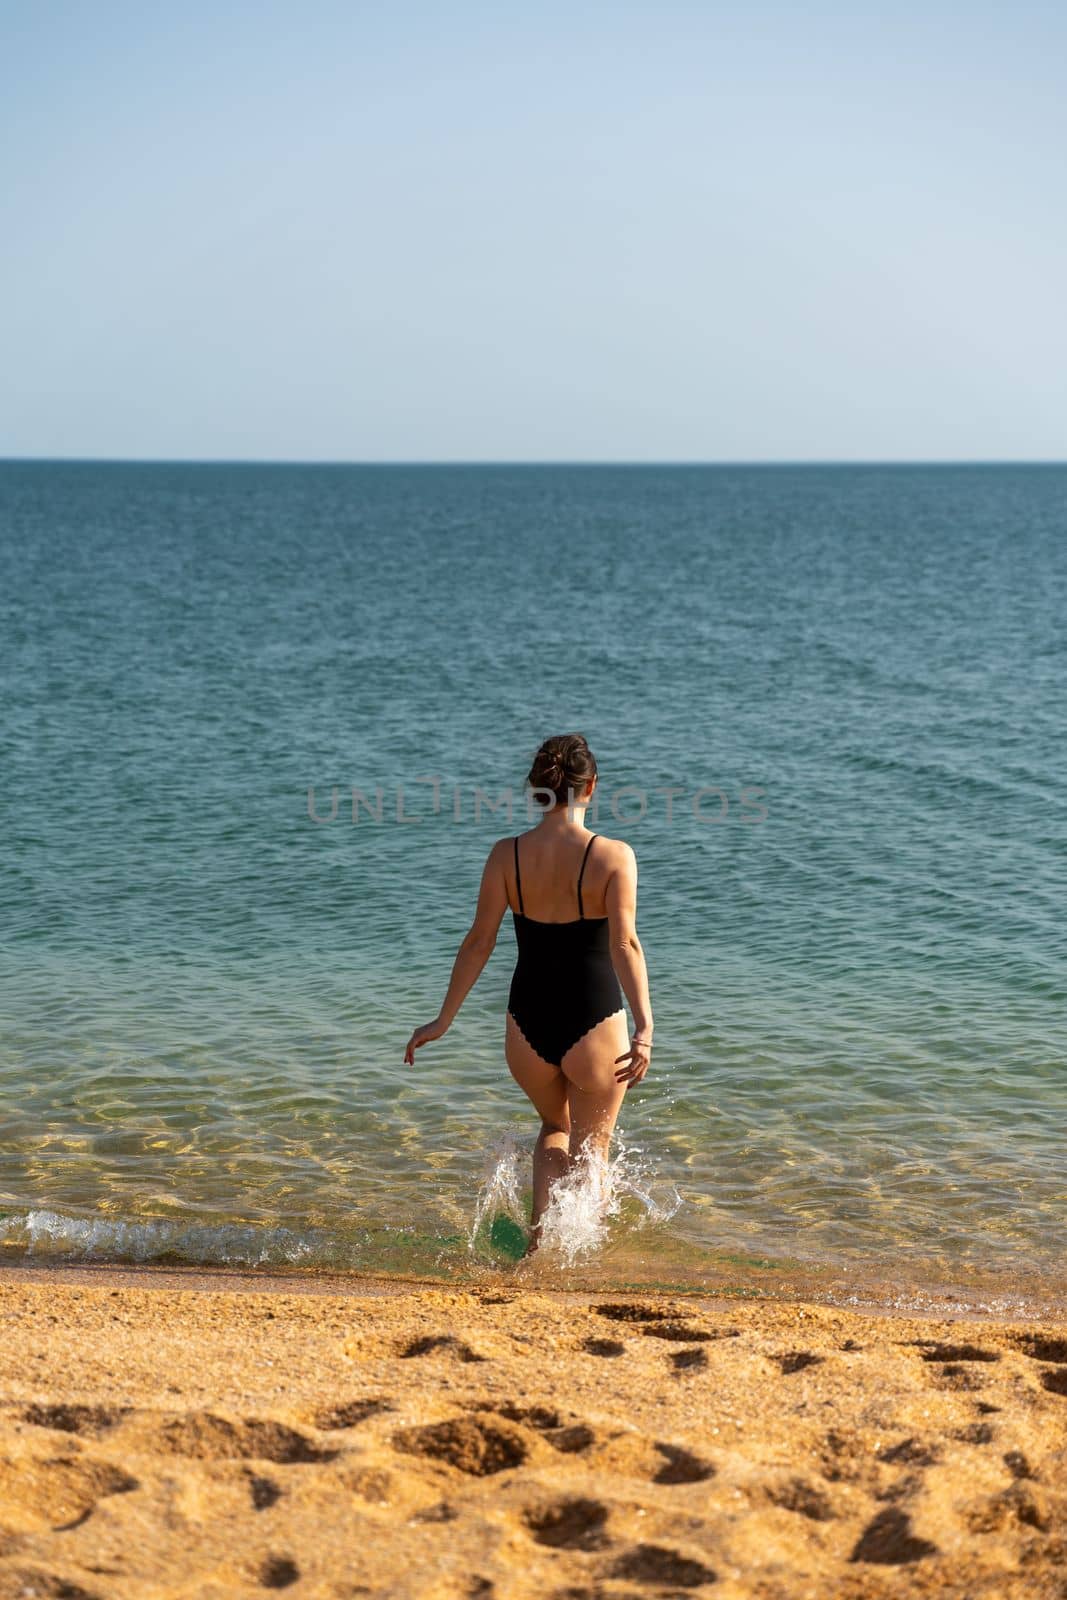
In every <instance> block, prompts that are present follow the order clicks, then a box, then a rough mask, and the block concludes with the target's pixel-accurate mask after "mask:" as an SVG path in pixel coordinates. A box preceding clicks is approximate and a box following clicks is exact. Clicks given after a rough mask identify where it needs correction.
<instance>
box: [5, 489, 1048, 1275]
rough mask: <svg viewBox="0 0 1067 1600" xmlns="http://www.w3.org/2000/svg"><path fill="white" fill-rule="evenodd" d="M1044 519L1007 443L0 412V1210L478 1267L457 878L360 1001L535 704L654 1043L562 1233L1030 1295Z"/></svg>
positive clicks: (256, 1245) (722, 1269)
mask: <svg viewBox="0 0 1067 1600" xmlns="http://www.w3.org/2000/svg"><path fill="white" fill-rule="evenodd" d="M1065 536H1067V468H1063V467H1058V466H1048V467H1041V466H1019V467H1015V466H987V467H972V466H961V467H953V466H942V467H936V466H935V467H926V466H923V467H906V466H900V467H890V466H869V467H864V466H855V467H853V466H849V467H763V468H761V467H739V468H729V467H663V468H660V467H630V468H626V467H593V466H591V467H563V466H560V467H507V466H486V467H479V466H470V467H465V466H458V467H433V466H425V467H401V466H396V467H394V466H380V467H374V466H364V467H321V466H315V467H299V466H294V467H288V466H273V467H264V466H223V465H205V466H191V465H104V464H101V465H95V464H74V463H71V464H51V463H7V464H3V465H0V619H2V631H0V638H2V657H0V683H2V690H3V700H2V706H3V710H2V742H0V749H2V758H3V767H2V770H3V785H2V790H0V804H2V807H3V819H2V820H3V840H4V844H3V850H2V852H0V863H2V864H0V927H2V929H3V932H2V936H0V937H2V954H0V959H2V964H3V982H2V994H0V1259H2V1258H9V1259H21V1258H24V1257H26V1256H27V1255H32V1256H34V1257H44V1258H47V1259H57V1258H70V1257H77V1258H79V1259H81V1258H84V1257H90V1258H93V1259H101V1260H107V1259H114V1260H131V1259H132V1260H164V1259H165V1260H177V1261H190V1262H230V1263H245V1262H248V1263H258V1264H261V1265H263V1266H265V1267H270V1266H283V1265H295V1266H298V1267H301V1266H302V1267H306V1268H308V1269H311V1270H321V1269H325V1268H336V1267H344V1268H355V1269H365V1270H373V1271H388V1272H401V1273H414V1274H425V1275H438V1276H445V1277H449V1278H457V1277H468V1276H470V1275H472V1274H473V1275H475V1276H477V1275H478V1274H484V1273H490V1274H491V1273H495V1272H499V1271H509V1270H511V1271H513V1270H515V1269H514V1268H513V1267H512V1266H511V1264H510V1258H509V1256H508V1250H507V1248H506V1247H507V1244H508V1236H506V1235H507V1230H506V1228H505V1229H503V1231H502V1225H503V1222H504V1220H506V1219H505V1218H504V1211H507V1210H509V1209H510V1212H511V1215H512V1219H513V1222H514V1220H520V1221H521V1204H519V1205H518V1208H517V1204H516V1199H515V1193H514V1183H512V1186H511V1199H510V1200H509V1201H508V1202H507V1204H506V1205H505V1204H504V1201H502V1202H501V1204H502V1205H504V1211H502V1212H501V1213H500V1216H499V1217H498V1218H497V1223H498V1224H500V1225H499V1226H496V1228H495V1231H494V1225H493V1223H492V1215H491V1213H492V1211H493V1205H492V1204H491V1203H490V1204H489V1205H488V1207H487V1206H486V1204H485V1202H486V1201H487V1199H488V1200H489V1201H490V1202H491V1201H492V1198H493V1196H494V1195H495V1194H496V1193H497V1191H498V1190H499V1191H500V1193H501V1194H503V1192H504V1190H505V1189H507V1188H508V1185H507V1184H502V1183H501V1174H502V1173H503V1172H505V1171H506V1172H508V1173H510V1174H511V1176H512V1178H514V1176H515V1174H516V1173H518V1174H519V1182H520V1194H519V1201H520V1202H521V1199H522V1196H521V1179H522V1175H523V1174H524V1173H525V1170H526V1168H525V1158H524V1156H523V1154H522V1153H523V1151H524V1150H526V1149H528V1148H529V1146H530V1145H531V1144H532V1140H533V1137H534V1134H535V1132H536V1125H535V1122H534V1119H533V1115H532V1112H531V1111H530V1108H529V1106H528V1105H527V1103H526V1102H525V1101H524V1099H523V1097H522V1095H521V1093H520V1092H519V1090H518V1089H517V1088H516V1086H515V1085H514V1084H513V1082H512V1080H511V1079H510V1077H509V1075H508V1073H507V1071H506V1068H505V1066H504V1063H503V1054H502V1039H503V1008H504V1001H505V996H506V992H507V985H508V982H509V979H510V973H511V966H512V963H513V959H514V941H513V935H512V932H511V928H510V919H506V920H505V923H504V925H503V927H502V928H501V935H500V940H499V942H498V946H497V949H496V951H495V953H494V955H493V957H492V958H491V960H490V963H489V966H488V967H487V969H486V971H485V973H484V974H483V976H482V978H481V980H480V981H479V984H478V986H477V987H476V989H475V990H474V992H473V994H472V995H471V997H470V999H469V1000H468V1002H467V1005H466V1006H465V1007H464V1009H463V1011H462V1013H461V1015H460V1018H459V1020H458V1021H457V1023H456V1025H455V1026H454V1028H453V1029H452V1030H451V1032H450V1033H449V1034H448V1035H447V1036H446V1038H444V1039H443V1040H440V1041H438V1042H437V1043H436V1044H434V1045H430V1046H428V1047H427V1048H426V1049H425V1050H423V1051H422V1052H420V1055H419V1058H418V1065H417V1068H416V1069H415V1070H412V1069H410V1068H405V1067H404V1066H403V1064H402V1052H403V1046H404V1042H405V1040H406V1038H407V1036H408V1034H409V1033H410V1031H411V1029H412V1027H413V1026H414V1025H415V1024H417V1023H419V1022H422V1021H425V1020H428V1019H429V1018H430V1017H431V1016H432V1015H433V1014H434V1013H435V1012H436V1010H437V1007H438V1005H439V1003H440V1000H441V998H442V996H443V993H444V988H445V984H446V982H447V978H448V973H449V969H450V966H451V961H452V957H453V955H454V953H455V947H456V945H457V944H458V942H459V940H460V938H461V937H462V935H463V933H464V932H465V931H466V928H467V926H468V924H469V919H470V916H471V913H472V910H473V904H474V898H475V894H476V890H477V884H478V878H479V874H480V870H481V865H482V862H483V860H484V856H485V853H486V851H487V850H488V848H489V845H490V844H491V842H492V841H493V839H495V838H497V837H499V836H501V835H502V834H507V833H511V832H514V831H517V829H518V828H519V827H521V826H525V820H524V816H523V813H522V795H521V785H522V779H523V776H524V774H525V772H526V770H527V767H528V764H529V759H530V756H531V754H532V752H533V750H534V749H535V748H536V746H537V744H538V743H539V742H540V740H541V739H542V738H543V737H544V736H545V735H546V734H548V733H551V732H564V731H570V730H572V729H579V730H581V731H582V732H584V733H585V734H586V736H587V737H588V739H589V741H590V744H591V745H592V747H593V749H594V750H595V752H596V754H597V758H598V761H599V764H600V770H601V795H602V801H603V803H602V808H601V812H600V815H599V818H597V819H596V820H593V819H589V820H590V821H591V822H592V825H593V826H595V827H596V828H597V829H598V831H601V832H604V833H608V834H613V835H618V836H622V837H625V838H628V839H629V840H630V842H631V843H632V844H633V846H634V848H635V850H636V852H637V856H638V862H639V866H640V874H641V891H640V902H639V929H640V933H641V937H642V940H643V943H644V946H645V950H646V955H647V958H648V963H649V970H650V977H651V985H652V996H653V1004H654V1009H655V1014H656V1053H655V1068H654V1071H653V1072H652V1073H651V1074H650V1075H649V1077H648V1078H647V1079H646V1080H645V1082H644V1083H642V1084H641V1085H640V1086H639V1087H638V1088H636V1089H634V1090H632V1091H631V1092H630V1094H629V1095H628V1097H627V1101H626V1103H625V1105H624V1109H623V1113H622V1116H621V1119H620V1134H621V1140H622V1143H623V1145H624V1146H625V1147H626V1149H627V1150H628V1152H629V1153H628V1154H626V1155H625V1159H624V1162H623V1168H624V1169H625V1174H626V1175H627V1183H626V1185H624V1191H625V1192H624V1193H623V1200H622V1205H621V1210H620V1212H619V1214H618V1216H616V1217H615V1218H613V1219H612V1221H611V1225H610V1229H609V1236H608V1238H607V1240H606V1241H601V1243H600V1244H599V1246H598V1247H597V1248H596V1249H595V1250H593V1251H591V1252H586V1253H585V1255H584V1256H583V1257H582V1259H581V1262H580V1264H577V1265H576V1264H574V1263H563V1264H562V1265H561V1267H560V1271H561V1274H562V1276H563V1278H564V1279H565V1280H566V1279H567V1274H568V1272H569V1273H571V1274H572V1277H573V1275H574V1274H575V1273H585V1274H586V1275H588V1274H591V1273H592V1274H595V1275H598V1278H599V1281H605V1280H606V1281H615V1282H620V1283H621V1282H631V1281H646V1280H648V1281H651V1280H656V1281H661V1280H662V1281H671V1282H674V1283H682V1284H684V1283H693V1284H697V1283H699V1284H711V1283H719V1284H724V1283H727V1282H729V1283H730V1284H733V1285H735V1286H737V1287H738V1288H739V1289H742V1290H743V1289H744V1288H745V1286H746V1285H749V1286H753V1285H756V1286H761V1292H762V1287H764V1286H766V1285H771V1286H772V1287H773V1286H774V1285H775V1284H779V1283H784V1282H788V1283H795V1282H799V1281H800V1280H801V1279H804V1280H805V1281H808V1282H811V1283H818V1284H821V1285H823V1286H824V1287H825V1289H826V1292H827V1293H829V1294H831V1295H832V1296H835V1297H837V1298H848V1297H849V1296H850V1295H853V1296H854V1295H856V1294H858V1293H862V1292H865V1288H869V1287H870V1286H871V1285H873V1284H875V1283H877V1284H881V1285H883V1286H884V1285H890V1286H891V1287H892V1289H893V1291H894V1292H898V1293H899V1292H903V1291H909V1292H913V1293H915V1294H919V1293H920V1292H923V1291H926V1290H932V1289H934V1288H937V1287H938V1286H941V1287H944V1286H956V1287H957V1288H958V1289H959V1291H960V1293H961V1295H962V1296H963V1297H964V1298H967V1297H970V1298H971V1299H972V1300H973V1301H974V1303H976V1304H977V1303H983V1304H991V1303H993V1302H994V1300H995V1301H997V1303H1005V1304H1007V1303H1011V1302H1012V1297H1013V1296H1015V1297H1019V1296H1022V1295H1031V1296H1032V1295H1034V1294H1038V1295H1040V1294H1045V1295H1047V1296H1049V1297H1060V1296H1062V1295H1063V1294H1064V1292H1065V1278H1067V1274H1065V1271H1064V1261H1065V1259H1067V1256H1065V1246H1067V1226H1065V1221H1064V1216H1065V1203H1067V1153H1065V1146H1064V1136H1063V1130H1064V1128H1065V1126H1067V1022H1065V1010H1064V1003H1065V999H1067V933H1065V920H1064V905H1065V902H1067V740H1065V733H1067V726H1065V720H1067V719H1065V716H1064V710H1063V706H1064V688H1065V684H1067V643H1065V637H1067V635H1065V619H1067V537H1065ZM430 779H433V780H437V783H436V784H435V783H433V782H429V781H423V780H430ZM353 788H356V789H357V790H359V791H361V793H362V795H363V796H364V797H365V801H366V803H364V801H362V800H359V799H357V804H356V816H357V820H356V821H353V816H352V811H353V805H352V791H353ZM666 788H674V789H677V790H680V791H682V793H681V794H680V795H675V796H674V797H672V798H671V799H670V801H668V797H667V796H666V795H665V794H663V793H662V792H657V791H662V790H663V789H666ZM335 789H336V791H337V816H336V820H334V821H329V820H322V821H316V820H313V815H314V816H319V817H323V818H328V817H329V816H330V814H331V810H332V805H333V791H334V790H335ZM479 789H480V790H482V791H483V792H484V793H485V794H487V795H488V796H490V797H491V798H493V799H496V798H498V797H499V796H500V795H501V794H502V792H503V791H505V790H509V789H510V791H511V792H512V794H513V796H514V797H515V804H516V809H515V812H514V820H513V821H512V822H511V823H509V821H508V818H507V816H506V814H505V811H504V809H503V806H501V809H498V810H497V811H496V812H493V811H491V810H489V809H488V807H487V805H486V804H485V802H484V801H480V802H477V805H476V790H479ZM309 790H311V791H313V794H312V796H311V804H310V808H309ZM379 790H380V791H381V795H380V807H381V821H377V820H375V816H374V814H373V813H374V812H375V811H376V809H377V807H378V805H379V796H378V791H379ZM622 790H627V791H629V793H627V794H622V793H621V792H620V791H622ZM746 790H747V791H749V794H748V798H747V800H746V798H744V797H743V795H742V791H746ZM635 791H636V792H635ZM710 791H718V793H711V792H710ZM755 791H761V793H758V794H755V797H754V798H753V795H754V792H755ZM398 794H399V795H400V798H399V799H398ZM435 797H436V799H437V802H438V809H437V810H436V811H435V809H434V801H435ZM694 797H695V799H696V806H697V809H698V810H699V812H700V815H699V817H698V816H697V815H696V814H695V813H694ZM612 798H614V800H615V802H616V805H617V810H618V812H619V813H620V815H619V816H616V815H613V814H612V807H611V801H612ZM642 804H643V805H644V806H645V807H646V808H647V809H646V811H645V814H644V815H643V816H641V815H639V812H640V810H641V807H642ZM398 806H399V809H400V811H401V814H402V815H403V816H405V817H410V818H413V819H414V820H410V821H398V820H397V812H398ZM478 807H480V815H476V809H477V808H478ZM309 809H310V811H311V813H313V815H311V814H309ZM668 809H670V812H671V815H670V817H669V818H668ZM716 818H718V819H719V820H715V819H716ZM516 1150H517V1151H518V1158H519V1159H518V1164H517V1165H516V1164H515V1163H516ZM509 1152H510V1153H509ZM509 1162H510V1163H511V1165H510V1166H509V1165H508V1163H509ZM623 1168H620V1171H622V1170H623ZM479 1195H481V1200H482V1202H483V1204H482V1205H481V1206H479ZM514 1233H516V1229H515V1228H514V1226H512V1234H514ZM501 1241H503V1244H502V1243H501ZM568 1281H570V1280H568ZM575 1281H576V1280H575Z"/></svg>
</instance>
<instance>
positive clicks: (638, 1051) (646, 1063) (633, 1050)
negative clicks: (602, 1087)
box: [615, 1035, 652, 1085]
mask: <svg viewBox="0 0 1067 1600" xmlns="http://www.w3.org/2000/svg"><path fill="white" fill-rule="evenodd" d="M620 1061H625V1062H626V1063H627V1065H626V1066H625V1067H620V1068H619V1071H618V1072H617V1073H616V1074H615V1082H616V1083H625V1084H627V1085H629V1084H631V1083H640V1082H641V1079H642V1078H643V1077H644V1075H645V1073H646V1072H647V1071H648V1069H649V1067H650V1066H651V1064H652V1046H651V1044H650V1043H649V1042H648V1040H647V1039H638V1038H637V1037H636V1035H635V1036H634V1037H633V1038H632V1039H631V1040H630V1048H629V1050H627V1052H626V1054H625V1055H624V1056H616V1057H615V1065H616V1066H617V1067H618V1065H619V1062H620Z"/></svg>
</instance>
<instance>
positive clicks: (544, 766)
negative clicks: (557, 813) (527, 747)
mask: <svg viewBox="0 0 1067 1600" xmlns="http://www.w3.org/2000/svg"><path fill="white" fill-rule="evenodd" d="M596 775H597V766H596V761H595V760H594V758H593V753H592V751H591V750H590V748H589V746H588V745H587V744H586V742H585V738H584V736H583V735H582V734H580V733H564V734H557V735H556V736H555V737H553V738H551V739H546V740H545V742H544V743H543V744H542V745H541V747H540V749H539V750H538V752H537V754H536V755H535V756H534V758H533V765H532V766H531V768H530V771H529V773H528V774H527V778H526V781H527V783H528V784H529V785H530V787H531V788H533V789H540V790H546V789H547V790H548V791H549V793H551V794H552V795H553V796H554V797H555V799H556V801H557V803H559V804H566V803H568V791H572V790H573V791H574V792H575V793H578V792H580V791H582V790H584V789H585V788H586V786H587V785H588V784H589V783H590V781H591V780H592V779H594V778H595V777H596ZM540 803H542V804H544V803H545V802H543V801H541V802H540Z"/></svg>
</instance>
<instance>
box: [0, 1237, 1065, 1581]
mask: <svg viewBox="0 0 1067 1600" xmlns="http://www.w3.org/2000/svg"><path fill="white" fill-rule="evenodd" d="M270 1590H285V1591H287V1592H288V1593H289V1594H291V1595H293V1596H294V1597H298V1596H322V1597H341V1596H345V1597H348V1596H357V1595H370V1596H377V1595H390V1596H394V1595H395V1596H404V1597H407V1596H411V1597H413V1600H414V1597H416V1596H418V1597H426V1600H475V1597H478V1600H494V1597H496V1600H505V1597H511V1596H514V1597H516V1600H527V1597H530V1600H533V1597H535V1596H536V1597H538V1600H541V1597H558V1600H564V1597H567V1600H599V1597H601V1596H603V1597H612V1596H615V1597H619V1600H623V1597H625V1600H665V1597H667V1596H680V1595H694V1596H703V1595H706V1596H717V1597H721V1600H738V1597H741V1596H745V1597H748V1596H757V1597H759V1600H806V1597H809V1596H810V1597H811V1600H832V1597H837V1596H841V1597H850V1600H861V1597H862V1600H867V1597H870V1600H875V1597H879V1600H880V1597H889V1596H905V1595H907V1596H912V1595H917V1596H926V1595H929V1596H935V1595H936V1596H938V1597H945V1596H952V1597H956V1596H958V1597H960V1600H963V1597H964V1596H966V1597H967V1600H979V1597H983V1600H984V1597H989V1600H1044V1597H1046V1596H1049V1597H1055V1600H1067V1319H1060V1318H1055V1319H1049V1318H1046V1317H1042V1318H1031V1319H1023V1320H1015V1321H1004V1320H994V1319H988V1318H976V1317H973V1316H967V1317H962V1316H961V1317H953V1316H944V1315H938V1316H904V1315H899V1314H885V1313H880V1314H876V1313H873V1312H864V1311H858V1310H847V1311H846V1310H839V1309H836V1308H829V1307H826V1306H824V1305H816V1304H803V1303H769V1302H752V1301H741V1300H730V1299H719V1298H712V1297H708V1296H691V1295H684V1294H683V1295H677V1294H674V1295H649V1294H640V1295H627V1294H621V1293H613V1294H602V1295H592V1294H563V1293H548V1292H539V1291H537V1290H512V1289H507V1288H504V1289H484V1290H474V1291H470V1292H461V1293H460V1292H457V1293H452V1292H448V1291H446V1290H443V1289H426V1288H403V1289H399V1290H398V1289H397V1287H396V1286H395V1285H382V1284H378V1285H376V1284H371V1283H364V1282H358V1281H357V1282H356V1283H355V1284H354V1285H353V1283H352V1282H351V1281H350V1282H349V1283H347V1284H342V1283H340V1282H337V1283H334V1282H329V1281H325V1282H324V1281H322V1280H319V1281H316V1280H305V1281H303V1282H295V1281H292V1280H287V1281H274V1282H272V1281H270V1280H263V1279H262V1278H260V1277H258V1276H257V1275H256V1274H254V1273H250V1274H246V1275H239V1274H227V1275H225V1278H224V1279H223V1278H221V1277H216V1278H214V1279H212V1278H211V1277H208V1276H199V1277H193V1276H191V1277H186V1278H183V1277H182V1275H181V1274H177V1273H166V1272H157V1273H149V1272H144V1271H121V1270H115V1271H101V1270H95V1271H83V1272H80V1273H79V1272H63V1271H56V1270H49V1269H37V1270H25V1269H21V1268H11V1267H8V1268H4V1269H0V1600H15V1597H19V1600H30V1597H34V1596H38V1597H49V1600H92V1597H96V1600H110V1597H112V1596H114V1597H116V1600H125V1597H131V1600H132V1597H135V1596H136V1597H142V1596H144V1597H148V1596H152V1597H157V1596H158V1597H178V1596H183V1597H184V1596H188V1597H190V1600H192V1597H197V1600H201V1597H203V1600H217V1597H222V1596H231V1595H241V1596H246V1595H247V1596H255V1595H263V1594H264V1593H265V1592H267V1591H270Z"/></svg>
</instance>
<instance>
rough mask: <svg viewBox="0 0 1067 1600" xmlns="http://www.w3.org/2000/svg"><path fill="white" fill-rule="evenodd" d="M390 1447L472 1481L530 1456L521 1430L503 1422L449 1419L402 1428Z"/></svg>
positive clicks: (484, 1419)
mask: <svg viewBox="0 0 1067 1600" xmlns="http://www.w3.org/2000/svg"><path fill="white" fill-rule="evenodd" d="M393 1447H394V1449H396V1450H404V1451H406V1452H407V1453H408V1454H409V1455H413V1456H424V1457H426V1458H428V1459H429V1460H431V1461H443V1462H446V1463H447V1464H448V1465H449V1466H450V1467H455V1468H457V1470H458V1471H460V1472H465V1473H467V1474H468V1475H469V1476H470V1477H473V1478H486V1477H489V1476H490V1475H491V1474H493V1473H495V1472H506V1471H508V1469H509V1468H511V1467H520V1466H521V1465H522V1463H523V1462H524V1461H525V1460H526V1459H527V1457H528V1456H529V1454H530V1447H529V1443H528V1441H527V1438H526V1437H525V1435H524V1433H523V1431H522V1429H521V1428H519V1427H517V1426H516V1425H515V1424H514V1423H513V1422H508V1421H506V1420H505V1419H503V1418H500V1419H499V1420H497V1419H493V1420H489V1419H487V1418H485V1417H451V1418H449V1419H448V1420H447V1421H445V1422H431V1423H429V1424H427V1425H425V1426H423V1427H417V1428H401V1429H400V1430H399V1432H397V1433H394V1435H393Z"/></svg>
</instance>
